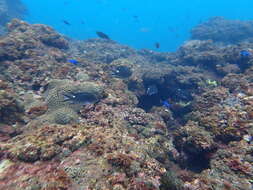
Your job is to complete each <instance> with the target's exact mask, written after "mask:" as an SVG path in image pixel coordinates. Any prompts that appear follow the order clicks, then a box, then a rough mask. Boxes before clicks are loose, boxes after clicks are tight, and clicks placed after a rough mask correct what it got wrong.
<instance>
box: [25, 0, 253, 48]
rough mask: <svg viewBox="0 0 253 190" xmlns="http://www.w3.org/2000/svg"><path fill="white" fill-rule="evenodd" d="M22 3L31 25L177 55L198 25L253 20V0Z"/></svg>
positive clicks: (36, 0)
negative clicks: (99, 35) (218, 19)
mask: <svg viewBox="0 0 253 190" xmlns="http://www.w3.org/2000/svg"><path fill="white" fill-rule="evenodd" d="M22 1H23V3H24V4H25V5H26V6H27V9H28V15H27V16H26V18H25V20H26V21H28V22H30V23H43V24H47V25H50V26H52V27H53V28H55V29H56V30H57V31H59V32H60V33H62V34H65V35H67V36H70V37H72V38H75V39H89V38H94V37H97V36H96V33H95V32H96V31H102V32H104V33H106V34H108V35H109V36H110V37H111V39H113V40H115V41H118V42H119V43H122V44H126V45H129V46H131V47H134V48H138V49H140V48H147V49H153V50H157V51H175V50H176V49H177V48H178V47H179V45H181V44H182V43H183V42H184V41H185V40H187V39H189V37H190V30H191V29H192V28H193V27H194V26H196V25H197V24H199V23H201V22H203V21H205V20H206V19H208V18H210V17H212V16H224V17H225V18H228V19H240V20H248V19H253V12H252V7H253V1H252V0H241V1H238V0H176V1H169V0H22ZM64 21H67V23H69V25H68V24H66V22H65V23H64ZM155 43H159V44H160V48H159V49H157V48H156V47H155Z"/></svg>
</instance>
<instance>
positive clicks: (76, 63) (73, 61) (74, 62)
mask: <svg viewBox="0 0 253 190" xmlns="http://www.w3.org/2000/svg"><path fill="white" fill-rule="evenodd" d="M68 62H69V63H72V64H73V65H79V62H78V61H77V60H75V59H69V60H68Z"/></svg>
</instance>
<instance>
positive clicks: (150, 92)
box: [146, 85, 158, 96]
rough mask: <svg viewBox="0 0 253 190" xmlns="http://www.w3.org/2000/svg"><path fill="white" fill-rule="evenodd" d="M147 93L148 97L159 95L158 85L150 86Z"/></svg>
mask: <svg viewBox="0 0 253 190" xmlns="http://www.w3.org/2000/svg"><path fill="white" fill-rule="evenodd" d="M146 93H147V95H148V96H152V95H155V94H157V93H158V89H157V87H156V85H150V86H148V88H147V92H146Z"/></svg>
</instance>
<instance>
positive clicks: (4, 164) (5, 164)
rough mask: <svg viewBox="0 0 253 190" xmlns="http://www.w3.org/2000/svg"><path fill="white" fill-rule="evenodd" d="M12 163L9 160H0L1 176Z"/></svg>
mask: <svg viewBox="0 0 253 190" xmlns="http://www.w3.org/2000/svg"><path fill="white" fill-rule="evenodd" d="M13 164H14V163H13V162H11V161H10V160H2V161H1V162H0V174H2V173H3V172H4V171H5V170H6V169H7V168H9V167H10V166H12V165H13Z"/></svg>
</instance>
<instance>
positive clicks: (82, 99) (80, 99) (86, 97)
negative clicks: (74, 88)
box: [63, 92, 97, 105]
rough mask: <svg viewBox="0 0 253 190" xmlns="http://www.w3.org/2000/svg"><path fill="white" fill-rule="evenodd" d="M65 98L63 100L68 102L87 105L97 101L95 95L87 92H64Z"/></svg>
mask: <svg viewBox="0 0 253 190" xmlns="http://www.w3.org/2000/svg"><path fill="white" fill-rule="evenodd" d="M63 98H64V100H63V102H68V103H70V104H82V105H87V104H92V103H95V102H97V99H96V98H95V97H94V96H92V95H90V94H87V93H86V92H67V93H65V94H63Z"/></svg>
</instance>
